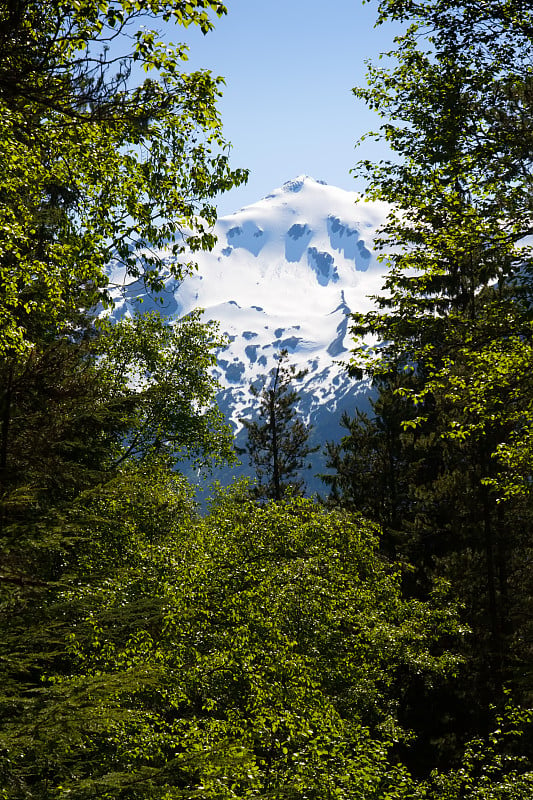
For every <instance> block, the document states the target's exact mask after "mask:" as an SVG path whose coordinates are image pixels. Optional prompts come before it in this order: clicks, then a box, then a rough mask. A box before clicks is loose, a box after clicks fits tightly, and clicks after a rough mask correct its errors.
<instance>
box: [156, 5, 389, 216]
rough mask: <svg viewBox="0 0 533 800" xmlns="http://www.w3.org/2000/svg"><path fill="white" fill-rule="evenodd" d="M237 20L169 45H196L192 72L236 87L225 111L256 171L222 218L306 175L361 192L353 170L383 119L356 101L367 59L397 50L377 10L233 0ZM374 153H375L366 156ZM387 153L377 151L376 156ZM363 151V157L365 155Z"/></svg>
mask: <svg viewBox="0 0 533 800" xmlns="http://www.w3.org/2000/svg"><path fill="white" fill-rule="evenodd" d="M226 5H227V7H228V15H227V16H226V17H224V18H222V19H221V20H218V21H217V22H216V28H215V30H214V31H212V32H211V33H210V34H208V35H207V36H205V37H204V36H202V35H201V33H197V32H195V31H193V32H190V31H189V30H187V31H185V32H184V31H183V30H182V29H174V30H172V31H168V30H167V31H165V36H166V37H169V38H170V39H171V40H175V41H187V42H188V43H189V45H190V61H189V66H190V67H191V68H199V67H202V68H206V69H209V70H211V71H212V72H213V74H215V75H222V76H223V77H224V78H225V80H226V87H225V89H224V96H223V98H222V101H221V102H220V105H219V108H220V110H221V114H222V119H223V122H224V131H225V135H226V138H227V139H228V140H229V141H231V142H232V145H233V151H232V164H233V166H239V167H247V168H249V169H250V178H249V181H248V185H247V186H246V187H243V188H240V189H236V190H233V191H232V192H230V193H228V194H226V195H224V196H223V197H222V198H221V199H220V200H219V202H218V208H219V214H220V215H223V214H227V213H231V212H232V211H236V210H238V209H239V208H240V207H241V206H243V205H246V204H248V203H252V202H255V201H256V200H258V199H260V198H261V197H263V196H264V195H266V194H268V193H269V192H270V191H271V190H272V189H274V188H276V187H277V186H280V185H281V184H282V183H284V182H285V181H286V180H289V179H290V178H293V177H295V176H296V175H299V174H302V173H305V174H307V175H311V176H312V177H314V178H316V179H318V180H324V181H326V182H327V183H331V184H334V185H336V186H340V187H341V188H344V189H349V190H357V191H360V190H362V189H363V188H364V187H363V186H362V185H361V183H357V182H356V181H355V179H354V178H353V177H352V176H351V175H350V173H349V171H350V169H351V167H352V166H353V165H354V163H355V161H356V160H357V159H358V158H359V157H361V156H360V155H359V154H358V153H356V151H355V149H354V145H355V142H356V140H357V139H358V138H359V136H361V134H363V133H364V132H365V131H367V130H369V129H371V128H372V127H375V125H376V120H375V118H374V116H373V115H372V114H371V113H370V112H368V111H367V110H366V108H365V106H364V104H362V103H361V102H360V101H358V100H356V98H355V97H354V96H353V94H352V93H351V89H352V87H353V86H355V85H357V84H362V83H364V82H365V65H364V62H365V59H368V58H372V59H375V58H377V56H378V54H379V53H380V52H382V51H385V50H387V49H389V48H390V47H391V44H392V37H393V31H392V30H391V29H390V28H385V27H382V28H379V29H374V22H375V17H376V2H375V0H373V1H372V2H369V3H366V4H363V3H362V0H330V2H329V3H326V2H324V0H226ZM370 147H371V146H367V145H365V148H366V149H365V153H368V152H369V148H370ZM374 151H375V152H376V154H377V153H379V150H378V149H377V148H375V146H374V149H373V150H372V149H371V150H370V152H374ZM362 153H363V151H361V155H362Z"/></svg>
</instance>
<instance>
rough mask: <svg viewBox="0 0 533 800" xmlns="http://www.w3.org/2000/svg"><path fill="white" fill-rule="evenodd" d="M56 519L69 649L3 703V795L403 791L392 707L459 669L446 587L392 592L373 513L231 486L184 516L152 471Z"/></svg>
mask: <svg viewBox="0 0 533 800" xmlns="http://www.w3.org/2000/svg"><path fill="white" fill-rule="evenodd" d="M110 508H111V509H112V513H113V519H114V524H113V526H110V525H109V509H110ZM65 522H68V524H69V525H70V526H71V527H76V528H79V529H80V530H82V531H83V530H84V531H86V536H85V538H82V539H81V542H80V547H78V548H77V549H76V551H75V552H74V551H72V552H71V554H70V556H68V560H69V561H70V564H71V566H72V568H73V569H74V571H75V574H76V575H77V576H78V580H77V582H76V583H71V584H70V585H68V586H58V587H57V589H56V592H55V603H56V607H57V609H61V611H62V613H61V614H57V615H56V617H55V626H56V630H55V633H56V636H57V638H58V639H60V638H61V636H67V637H68V646H67V647H66V648H63V647H62V648H61V649H60V652H59V653H58V655H56V656H55V657H54V655H53V654H51V656H50V658H49V659H48V660H47V661H46V662H45V663H43V665H42V669H43V672H44V679H43V681H42V683H41V685H40V687H39V690H38V691H35V692H33V693H28V694H27V695H26V696H25V697H24V698H17V700H16V702H14V703H13V705H12V706H11V707H10V708H7V709H5V713H4V726H3V731H2V734H1V739H0V742H1V748H0V752H1V753H2V759H3V760H2V762H1V769H2V775H3V786H4V787H5V790H4V796H5V797H7V798H9V800H11V798H19V797H24V796H28V795H29V794H31V796H34V797H37V798H40V797H43V798H44V797H46V798H48V797H54V798H55V797H57V798H66V797H73V798H87V797H93V796H98V797H100V796H104V797H109V798H112V797H142V798H146V797H150V798H152V797H153V798H156V797H157V798H163V797H173V796H182V797H191V798H192V797H195V796H198V795H201V796H203V797H206V798H233V797H242V796H262V795H272V796H276V795H277V796H286V795H290V796H291V797H294V798H300V799H301V800H304V798H306V797H309V796H315V797H319V796H320V797H324V796H325V797H327V796H328V795H332V796H336V797H340V798H346V800H363V798H364V800H368V798H375V799H376V800H378V798H382V797H385V796H387V794H388V795H389V796H393V797H394V796H395V797H398V798H410V797H412V794H413V780H412V779H411V778H410V777H409V775H408V774H407V773H406V772H405V770H404V769H403V768H401V766H399V765H397V764H396V761H395V757H394V748H395V747H397V743H398V741H401V740H404V738H405V732H403V731H402V730H401V726H400V725H399V724H398V720H397V709H398V703H399V702H400V701H401V698H402V696H403V694H404V693H405V692H406V691H408V690H409V686H410V685H412V684H413V682H414V683H417V682H419V681H420V680H423V681H428V682H429V683H431V682H432V681H435V680H439V679H440V678H441V677H442V676H443V675H444V674H447V673H449V672H450V671H451V672H453V671H455V670H456V669H457V667H458V664H457V659H456V657H455V655H454V654H453V652H450V650H449V649H447V648H446V647H445V646H444V644H445V642H448V644H451V643H452V642H453V641H456V640H457V637H460V631H459V628H458V625H457V616H456V613H455V610H454V608H453V606H450V605H449V604H448V602H447V601H446V599H445V597H444V596H443V595H440V596H439V595H438V594H436V595H435V596H434V597H433V599H432V601H431V602H429V603H426V602H420V601H416V600H405V599H403V598H402V596H401V590H400V578H401V574H400V569H399V568H398V567H394V568H390V567H389V566H388V565H385V564H384V563H383V562H382V561H381V559H380V558H379V556H378V555H377V551H376V548H377V536H376V533H377V532H376V530H375V529H374V527H373V526H372V525H370V524H368V523H366V522H364V521H363V520H362V519H360V518H357V517H355V518H354V517H351V516H349V515H348V514H346V513H344V512H340V511H332V510H327V509H325V508H324V507H322V506H320V505H319V504H316V503H313V502H312V501H309V500H304V499H302V498H291V499H290V500H287V501H282V502H280V503H269V504H267V505H265V506H258V505H257V504H256V503H255V502H254V501H253V500H251V499H250V497H249V490H248V488H247V487H246V486H245V487H239V486H237V487H235V488H234V489H233V490H232V491H231V492H230V493H229V494H223V495H220V496H218V497H217V498H216V499H215V501H214V503H213V507H212V509H211V511H210V513H209V514H208V516H207V517H206V518H205V519H204V520H200V519H195V517H194V512H193V511H192V510H191V508H190V504H189V502H188V500H187V490H186V487H184V486H183V483H182V482H181V481H180V480H179V479H176V478H174V479H173V481H170V480H169V477H168V473H166V472H165V470H161V469H160V468H159V471H158V468H157V466H156V465H155V464H154V463H152V464H151V465H149V464H148V463H143V464H132V465H131V466H130V467H129V468H128V469H127V470H125V471H123V472H122V473H121V474H120V475H117V476H116V478H115V480H114V481H112V482H109V483H108V484H106V485H105V486H102V487H99V488H97V489H94V490H92V491H91V492H88V493H86V494H85V496H84V497H80V498H79V500H78V502H77V503H76V504H75V506H71V508H70V509H69V514H68V518H65ZM110 556H111V557H110Z"/></svg>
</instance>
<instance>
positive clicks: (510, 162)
mask: <svg viewBox="0 0 533 800" xmlns="http://www.w3.org/2000/svg"><path fill="white" fill-rule="evenodd" d="M379 14H380V21H381V22H386V21H395V22H404V23H407V24H408V27H407V29H406V32H405V34H404V35H401V36H399V37H398V38H397V39H396V42H395V43H396V48H395V50H394V51H393V52H392V53H390V54H389V57H388V59H387V60H386V61H385V65H384V66H381V65H378V66H373V65H371V66H370V69H369V73H368V76H369V81H368V86H367V87H365V88H361V89H357V90H356V94H357V96H358V97H360V98H363V99H364V100H365V101H366V102H367V103H368V104H369V106H370V107H371V108H373V109H374V110H375V111H376V112H377V113H378V114H379V115H380V116H381V118H382V120H383V124H382V126H381V129H380V132H379V133H378V134H377V136H378V137H381V138H382V139H383V140H384V141H385V142H386V143H387V144H388V145H389V147H390V149H391V151H392V153H391V158H390V160H388V161H387V160H384V161H382V162H380V163H379V164H377V165H376V164H372V163H369V162H363V163H361V164H359V165H358V170H359V171H360V172H361V173H363V174H364V175H366V177H367V178H368V181H369V195H370V196H371V197H374V198H379V199H382V200H387V201H388V202H390V203H391V204H392V206H393V211H392V213H391V215H390V217H389V219H388V222H387V224H386V225H385V227H384V229H383V231H382V235H381V240H380V242H379V245H380V246H381V248H382V250H383V252H384V254H385V255H386V257H387V259H388V263H389V265H390V266H389V270H388V272H387V276H386V280H385V284H384V286H383V291H382V293H381V295H380V296H379V297H377V298H376V302H377V310H376V311H373V312H371V313H369V314H364V315H355V317H354V326H353V331H354V333H355V335H356V337H358V344H359V347H358V349H357V350H356V351H355V353H354V358H353V361H352V371H353V373H354V374H355V375H360V374H361V372H362V371H366V372H367V373H368V374H370V375H371V376H372V378H373V379H374V383H375V386H376V389H377V390H378V399H377V402H376V404H375V405H374V415H373V416H372V417H365V416H362V415H359V416H357V417H356V418H355V419H353V420H346V421H345V422H346V425H347V427H348V434H347V436H346V437H345V439H344V440H343V442H342V444H341V446H340V447H337V448H336V447H333V446H331V447H330V451H329V455H330V462H331V463H330V465H331V466H334V467H335V468H336V474H335V475H334V476H333V478H332V479H331V480H332V484H333V489H334V492H335V493H336V497H337V499H338V500H340V502H341V503H343V504H348V505H349V506H350V507H352V508H355V509H360V510H364V512H365V513H367V514H368V515H369V516H370V518H371V519H375V520H376V521H379V522H380V523H381V524H383V525H384V528H385V537H384V546H385V549H386V551H387V552H389V553H392V554H393V555H395V556H396V557H398V556H400V557H402V558H406V559H408V560H409V561H410V562H411V563H412V564H413V565H414V573H413V575H412V577H411V580H410V584H409V591H410V592H412V593H413V595H414V596H418V597H424V596H425V595H426V592H427V591H428V589H429V588H430V587H431V585H432V580H433V579H434V578H435V577H436V576H439V577H447V578H448V579H449V580H450V581H451V584H452V586H453V590H454V593H455V595H456V597H457V598H458V599H460V601H461V602H462V604H463V606H464V612H463V613H464V619H465V621H467V622H468V624H469V625H470V626H471V628H472V631H473V637H472V639H471V640H470V645H469V646H468V648H467V649H466V650H465V651H464V653H465V657H466V658H467V663H468V670H467V673H466V675H465V678H464V680H463V683H462V686H461V688H460V691H459V693H458V694H457V693H456V692H455V691H454V692H451V693H448V694H445V695H444V696H441V697H438V698H433V702H434V703H435V706H434V709H433V712H432V713H431V714H426V715H424V712H423V711H422V710H421V706H420V704H418V707H417V706H416V705H413V707H412V708H411V709H410V710H409V715H411V714H414V717H415V718H418V724H419V725H421V726H422V728H425V729H426V732H427V733H426V736H427V739H428V740H429V741H431V740H433V742H434V744H435V746H436V747H441V746H442V742H443V741H444V740H445V739H446V738H447V737H448V745H447V746H449V747H450V751H449V752H448V754H447V756H446V759H447V760H448V762H449V760H450V759H452V760H453V759H454V758H456V757H457V751H456V748H457V746H458V745H457V742H454V741H453V737H452V739H451V740H450V738H449V737H450V731H449V728H448V724H449V723H448V721H449V718H450V713H451V714H452V718H453V719H454V736H457V735H458V736H459V737H461V736H463V737H464V736H467V735H468V734H476V733H479V732H484V733H486V732H487V730H488V727H489V724H490V722H489V717H490V712H489V706H490V704H495V705H496V706H498V707H500V708H503V706H504V704H505V702H506V701H505V693H504V688H505V687H508V688H509V687H510V688H512V691H513V693H514V696H515V697H516V698H517V699H518V700H519V701H520V702H522V703H524V704H529V703H530V702H531V699H532V692H533V684H532V682H531V678H532V672H531V647H530V641H531V639H530V630H531V581H532V578H533V573H532V571H531V547H532V538H531V532H532V523H533V508H532V505H531V499H532V498H531V491H530V490H531V476H532V466H533V459H532V451H531V420H532V418H533V417H532V414H531V410H532V409H531V397H532V394H531V389H532V385H531V368H530V356H531V342H532V334H533V328H532V323H533V317H532V313H531V268H532V261H531V247H530V243H529V241H528V240H527V238H525V237H527V236H528V235H529V234H530V233H531V223H532V218H531V181H532V173H531V165H532V162H531V153H532V150H531V137H530V130H529V129H530V127H531V126H530V120H531V79H532V74H531V55H532V50H533V28H532V25H531V23H532V18H531V8H530V4H528V3H523V2H521V0H517V1H516V2H515V1H514V0H509V2H492V1H491V0H488V2H486V3H481V4H480V3H478V2H470V0H465V1H463V2H459V3H455V2H453V3H452V2H447V1H446V0H444V2H434V0H431V1H430V0H427V1H426V0H422V1H421V2H410V0H407V2H404V0H387V1H385V2H381V3H380V4H379ZM369 335H370V336H371V337H372V339H367V338H366V337H368V336H369ZM376 342H379V345H378V346H376V344H375V343H376ZM363 487H366V488H367V492H364V491H362V489H363ZM424 716H425V719H424ZM439 719H440V721H439ZM439 740H440V744H438V742H439ZM460 747H461V745H459V749H460ZM454 751H455V753H454ZM428 757H429V758H430V759H433V758H434V757H435V754H434V753H433V754H428V753H427V752H422V754H419V755H418V757H416V758H415V760H416V761H417V762H418V766H417V768H418V769H419V768H423V767H422V765H421V763H420V762H422V764H423V763H424V762H427V759H428ZM502 791H503V790H502ZM509 791H511V789H509ZM526 793H527V792H526ZM452 796H453V795H452ZM488 796H491V795H490V794H489V795H488ZM504 796H505V795H504Z"/></svg>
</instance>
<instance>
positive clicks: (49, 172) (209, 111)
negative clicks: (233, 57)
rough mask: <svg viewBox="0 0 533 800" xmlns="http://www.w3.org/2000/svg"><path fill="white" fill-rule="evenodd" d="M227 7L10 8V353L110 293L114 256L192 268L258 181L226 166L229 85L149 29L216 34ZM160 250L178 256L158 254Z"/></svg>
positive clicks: (6, 93)
mask: <svg viewBox="0 0 533 800" xmlns="http://www.w3.org/2000/svg"><path fill="white" fill-rule="evenodd" d="M223 13H225V8H224V6H223V5H222V4H221V3H218V2H215V0H213V2H209V1H207V2H204V1H203V0H201V1H199V2H191V3H184V2H176V3H169V2H160V0H146V2H144V1H143V2H140V3H138V4H133V5H132V4H131V3H129V2H120V0H119V1H118V2H111V1H109V2H108V1H107V0H104V2H96V0H83V2H80V3H74V4H68V3H62V2H51V3H47V4H46V5H45V6H43V4H42V3H40V2H35V1H34V0H17V2H13V3H6V4H3V6H2V9H1V10H0V21H1V24H0V29H1V30H2V33H1V34H0V37H1V46H2V53H3V57H2V65H1V66H0V118H1V120H2V121H1V123H0V126H1V136H0V141H1V144H0V164H1V167H0V185H1V187H2V194H1V197H0V225H1V227H2V231H3V235H2V249H1V251H0V271H1V272H0V292H1V294H0V308H1V314H0V352H1V353H2V354H3V356H4V357H6V358H10V357H11V358H12V357H14V353H16V352H20V351H23V350H24V349H26V348H28V347H29V345H30V343H31V342H32V341H33V337H34V336H35V335H38V332H39V331H41V332H42V331H43V330H49V329H50V327H51V326H52V327H53V325H54V324H55V323H57V322H59V323H61V321H62V320H64V319H71V318H72V315H73V313H74V312H75V311H76V309H78V308H80V307H82V308H90V307H93V306H94V305H95V304H96V303H97V302H98V301H99V300H101V299H102V298H105V286H106V284H107V278H106V274H105V269H106V266H107V265H108V264H109V263H110V262H111V261H112V260H114V261H115V263H116V264H118V265H121V266H122V267H123V269H124V270H125V272H126V273H127V274H129V275H131V276H134V277H139V276H142V277H143V278H144V280H145V281H146V283H147V285H148V286H149V287H151V288H160V287H161V285H162V282H163V281H164V279H165V277H166V276H168V275H173V276H175V277H177V278H180V277H182V276H183V274H185V273H186V272H187V271H188V270H189V269H190V265H189V264H188V263H185V264H183V263H180V260H181V261H183V253H184V252H185V249H186V248H188V249H192V250H194V249H198V248H200V247H208V246H210V245H211V244H212V242H213V235H212V233H211V226H212V223H213V222H214V219H215V210H214V206H213V204H212V198H213V197H214V196H215V195H216V194H217V193H218V192H220V191H224V190H226V189H229V188H231V187H232V186H234V185H235V184H238V183H240V182H241V181H242V180H244V179H245V177H246V173H245V172H244V171H242V170H237V171H231V170H230V169H229V166H228V157H227V149H228V148H227V144H226V143H225V141H224V139H223V137H222V133H221V123H220V120H219V117H218V114H217V110H216V105H215V103H216V100H217V98H218V96H219V94H220V92H219V86H220V79H215V78H213V77H212V76H211V75H210V73H208V72H206V71H204V72H202V71H197V72H192V73H190V74H188V73H186V72H183V70H182V65H183V63H184V61H185V59H186V47H185V46H183V45H176V46H169V45H168V43H166V42H164V41H162V40H161V39H160V37H159V36H158V35H157V33H156V32H154V31H152V30H150V29H149V27H148V26H146V23H149V22H150V20H154V19H156V18H158V17H160V18H163V19H165V20H166V21H167V22H168V21H174V22H175V23H177V24H178V25H184V26H188V25H198V26H199V27H200V28H201V29H202V31H203V32H204V33H206V32H207V31H208V30H209V29H210V28H211V27H212V22H211V15H212V14H213V15H221V14H223ZM141 23H144V25H145V26H143V25H141ZM143 72H144V73H147V77H142V75H143ZM161 245H164V246H165V247H168V248H169V249H170V250H171V252H172V254H173V258H172V259H170V260H168V259H167V261H165V262H163V261H162V260H161V258H160V257H159V256H158V255H157V248H159V247H160V246H161Z"/></svg>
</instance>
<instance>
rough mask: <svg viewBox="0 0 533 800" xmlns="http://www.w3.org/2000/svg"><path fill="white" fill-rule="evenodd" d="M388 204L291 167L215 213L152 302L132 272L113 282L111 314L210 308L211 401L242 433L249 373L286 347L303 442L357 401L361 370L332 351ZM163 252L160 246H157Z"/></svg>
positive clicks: (365, 294) (362, 403) (332, 425)
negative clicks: (245, 199)
mask: <svg viewBox="0 0 533 800" xmlns="http://www.w3.org/2000/svg"><path fill="white" fill-rule="evenodd" d="M388 210H389V209H388V207H387V206H386V204H384V203H379V202H368V201H365V200H364V199H363V198H362V197H361V196H360V195H358V194H357V193H356V192H348V191H346V190H344V189H339V188H337V187H335V186H330V185H328V184H325V183H324V182H323V181H318V180H315V179H313V178H311V177H309V176H306V175H300V176H298V177H296V178H295V179H293V180H290V181H288V182H287V183H285V184H284V185H283V186H281V187H279V188H278V189H275V190H274V191H272V192H271V193H269V194H268V195H267V196H266V197H264V198H263V199H261V200H259V201H258V202H257V203H253V204H252V205H249V206H246V207H244V208H241V209H240V210H239V211H236V212H235V213H233V214H230V215H227V216H224V217H221V218H220V219H219V220H218V221H217V223H216V226H215V234H216V236H217V243H216V245H215V247H214V248H213V250H212V251H210V252H201V253H194V254H193V255H191V258H192V260H194V261H195V262H196V263H197V265H198V269H197V271H196V272H194V273H193V274H192V275H190V276H189V277H187V278H186V279H185V280H184V281H183V282H182V283H180V284H175V283H173V282H171V281H169V283H168V285H167V286H166V288H165V291H164V292H163V293H162V295H161V298H160V299H162V304H158V303H157V301H154V300H153V298H149V297H147V296H146V292H145V291H144V289H143V287H142V285H141V284H140V283H139V282H136V283H132V284H130V285H129V286H128V287H127V288H126V291H125V292H124V291H122V292H121V293H120V294H118V293H117V295H116V298H115V303H116V306H115V311H114V314H115V315H117V316H120V315H123V314H131V313H133V311H134V310H135V309H138V310H140V311H145V310H148V309H150V308H152V307H157V308H159V309H160V310H162V312H163V313H165V314H168V315H169V316H170V317H179V316H182V315H186V314H188V313H190V312H191V311H192V310H193V309H195V308H202V309H204V319H206V320H216V321H217V322H218V323H219V325H220V329H221V331H222V332H224V333H225V334H226V335H227V337H228V344H227V346H226V348H225V349H224V350H223V351H222V352H220V353H219V356H218V363H217V367H216V369H215V376H216V378H217V379H218V381H219V382H220V384H221V390H220V392H219V395H218V402H219V405H220V407H221V409H222V410H223V412H224V413H225V415H226V417H227V419H228V420H229V422H230V424H231V425H232V427H233V430H234V434H235V439H236V444H237V445H238V446H239V447H242V446H243V445H244V441H245V439H244V437H245V433H244V430H243V426H242V422H241V418H242V417H243V416H246V417H251V416H252V415H253V412H254V403H255V402H256V401H254V398H253V397H252V396H251V395H250V391H249V388H250V385H251V384H252V383H257V381H258V380H259V379H261V378H262V377H263V376H265V375H266V374H268V373H269V371H270V369H271V368H272V367H273V366H274V364H275V357H276V354H277V353H278V352H279V351H280V350H281V349H286V350H288V352H289V355H290V362H291V363H293V364H294V365H295V366H296V367H297V368H298V369H307V370H308V374H307V375H306V377H305V378H304V379H303V381H302V382H301V385H299V386H296V387H295V388H297V389H298V391H299V393H300V397H301V401H300V405H299V411H300V413H301V415H302V417H303V418H304V419H305V421H306V422H307V423H308V424H309V425H311V426H312V429H313V433H312V440H313V441H312V444H314V443H317V444H322V443H324V442H325V441H328V440H338V439H339V437H340V436H341V435H342V429H341V427H340V425H339V422H340V418H341V415H342V413H343V412H344V411H347V412H348V413H349V414H353V413H354V410H355V408H361V409H364V408H367V407H368V402H369V397H370V391H369V386H368V383H367V382H365V381H355V380H353V379H352V378H349V377H348V375H347V373H346V369H345V367H344V366H343V363H342V360H343V359H345V360H346V359H347V358H348V356H349V351H350V347H351V341H350V334H349V314H350V313H351V312H354V311H363V312H364V311H368V310H370V309H371V308H372V300H371V295H373V294H376V293H378V292H379V291H380V289H381V287H382V284H383V273H384V269H385V267H384V265H383V264H382V263H380V262H378V260H377V258H376V255H375V252H374V251H373V242H374V238H375V236H376V232H377V230H378V229H379V228H380V227H381V226H382V225H383V224H384V222H385V220H386V218H387V215H388ZM163 255H164V254H163ZM249 472H250V466H249V464H247V463H246V459H244V462H243V463H242V464H241V466H240V467H239V468H232V470H230V471H225V472H222V473H218V474H216V475H215V478H217V479H219V480H220V481H221V482H222V483H226V482H229V481H230V480H231V479H232V478H233V477H238V476H239V475H246V474H249ZM321 472H324V462H323V454H322V453H321V452H318V453H316V454H315V455H314V456H313V457H312V464H311V468H310V469H309V470H308V473H307V474H306V475H304V476H303V477H304V479H305V480H306V483H307V486H308V491H309V492H316V491H320V490H321V488H322V486H323V485H322V484H321V482H320V480H319V479H318V478H317V477H316V475H317V474H318V473H321Z"/></svg>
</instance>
